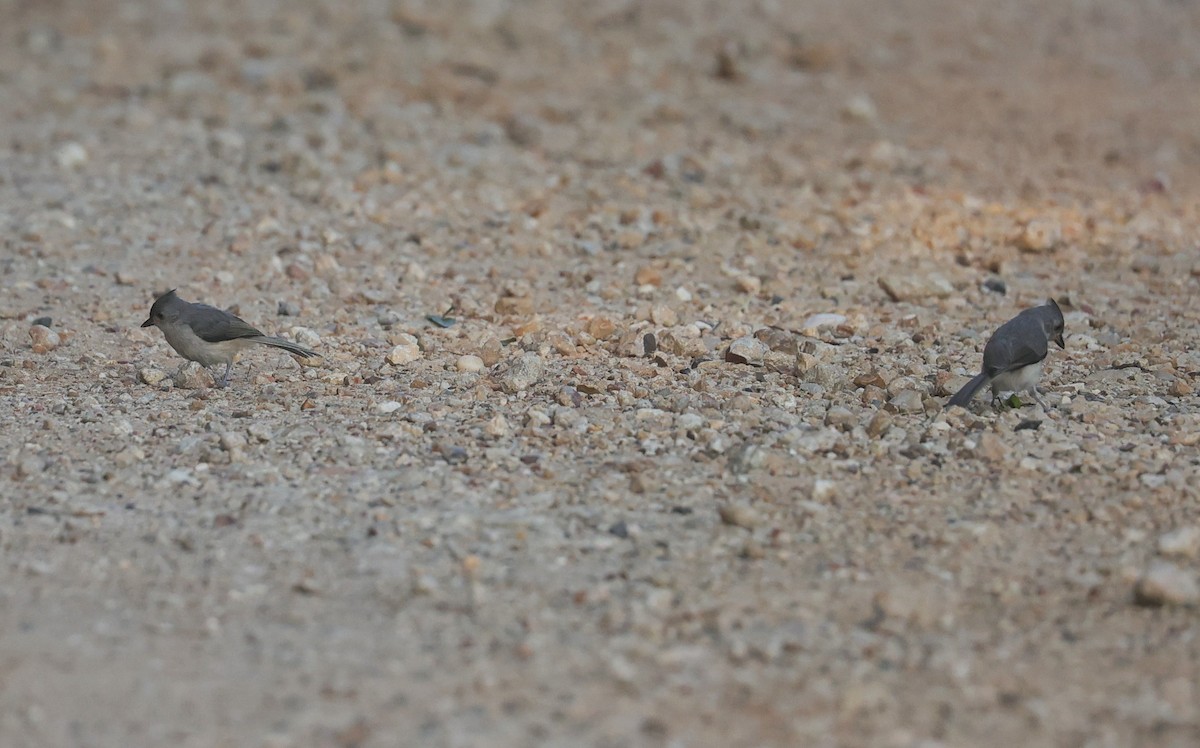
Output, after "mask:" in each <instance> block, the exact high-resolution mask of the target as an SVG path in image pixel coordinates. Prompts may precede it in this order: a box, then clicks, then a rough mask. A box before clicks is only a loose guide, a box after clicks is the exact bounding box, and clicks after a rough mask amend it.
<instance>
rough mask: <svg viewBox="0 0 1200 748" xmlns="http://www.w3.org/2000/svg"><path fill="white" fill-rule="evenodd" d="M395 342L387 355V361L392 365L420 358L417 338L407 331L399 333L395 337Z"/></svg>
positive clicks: (408, 362) (407, 362)
mask: <svg viewBox="0 0 1200 748" xmlns="http://www.w3.org/2000/svg"><path fill="white" fill-rule="evenodd" d="M397 341H398V342H397V344H396V346H395V347H394V348H392V350H391V351H390V352H389V353H388V355H387V362H388V363H389V364H391V365H392V366H400V365H401V364H410V363H412V362H413V361H417V360H419V359H420V358H421V346H420V345H418V344H417V339H416V338H414V337H413V336H412V335H409V334H408V333H401V334H400V335H399V336H398V337H397Z"/></svg>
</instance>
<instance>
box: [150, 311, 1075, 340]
mask: <svg viewBox="0 0 1200 748" xmlns="http://www.w3.org/2000/svg"><path fill="white" fill-rule="evenodd" d="M153 326H154V323H153V322H151V321H150V318H149V317H147V318H146V321H145V322H143V323H142V327H153ZM1059 345H1061V343H1060V344H1059Z"/></svg>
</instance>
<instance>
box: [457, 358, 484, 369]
mask: <svg viewBox="0 0 1200 748" xmlns="http://www.w3.org/2000/svg"><path fill="white" fill-rule="evenodd" d="M454 366H455V368H457V369H458V370H459V371H462V372H467V373H474V372H479V371H483V370H484V364H483V359H482V358H480V357H479V356H471V355H466V356H459V357H458V361H457V362H455V364H454Z"/></svg>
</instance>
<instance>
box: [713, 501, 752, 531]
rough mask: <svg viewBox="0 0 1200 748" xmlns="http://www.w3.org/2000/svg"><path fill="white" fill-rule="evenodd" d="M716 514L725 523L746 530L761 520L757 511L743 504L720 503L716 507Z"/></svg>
mask: <svg viewBox="0 0 1200 748" xmlns="http://www.w3.org/2000/svg"><path fill="white" fill-rule="evenodd" d="M717 514H718V515H719V516H720V517H721V521H722V522H724V523H725V524H727V525H733V526H734V527H744V528H746V529H747V530H753V529H754V528H755V527H757V526H758V524H759V522H760V521H761V519H760V518H759V516H758V512H756V511H754V510H753V509H751V508H750V507H749V506H747V505H745V504H721V505H720V506H718V507H717Z"/></svg>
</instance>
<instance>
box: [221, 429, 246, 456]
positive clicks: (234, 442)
mask: <svg viewBox="0 0 1200 748" xmlns="http://www.w3.org/2000/svg"><path fill="white" fill-rule="evenodd" d="M219 441H220V444H221V449H223V450H225V451H226V452H233V451H234V450H238V449H241V448H243V447H245V446H246V437H245V436H243V435H242V434H241V433H239V432H237V431H226V432H224V433H223V434H221V436H220V439H219Z"/></svg>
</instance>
